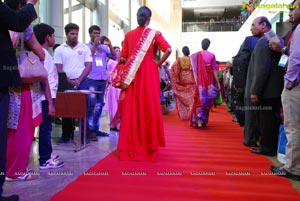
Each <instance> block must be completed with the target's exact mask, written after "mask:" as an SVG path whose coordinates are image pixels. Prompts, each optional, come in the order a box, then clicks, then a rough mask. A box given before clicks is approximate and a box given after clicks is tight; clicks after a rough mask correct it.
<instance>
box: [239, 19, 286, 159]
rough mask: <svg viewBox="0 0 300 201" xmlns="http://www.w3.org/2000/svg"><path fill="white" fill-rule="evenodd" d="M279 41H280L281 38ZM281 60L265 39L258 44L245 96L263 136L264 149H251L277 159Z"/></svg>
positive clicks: (266, 28)
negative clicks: (250, 104)
mask: <svg viewBox="0 0 300 201" xmlns="http://www.w3.org/2000/svg"><path fill="white" fill-rule="evenodd" d="M256 19H257V22H258V23H259V24H261V25H263V29H264V33H267V32H269V31H270V30H271V24H270V22H269V21H268V19H267V18H265V17H259V18H256ZM276 37H278V36H276ZM278 39H279V40H280V38H279V37H278ZM280 56H281V54H280V53H278V52H275V51H272V50H271V49H270V48H269V43H268V40H267V38H266V36H265V35H264V36H262V37H261V38H260V39H259V40H258V42H257V44H256V46H255V48H254V50H253V53H252V56H251V60H250V64H249V69H248V74H247V83H246V91H245V96H250V99H251V103H252V106H251V109H252V110H254V111H255V119H257V125H258V130H259V134H260V141H259V144H260V147H259V148H251V149H250V151H251V152H252V153H255V154H262V155H267V156H274V155H275V153H276V152H277V141H278V130H279V125H280V104H281V101H280V97H281V92H282V89H283V76H284V69H283V68H281V67H278V62H279V59H280Z"/></svg>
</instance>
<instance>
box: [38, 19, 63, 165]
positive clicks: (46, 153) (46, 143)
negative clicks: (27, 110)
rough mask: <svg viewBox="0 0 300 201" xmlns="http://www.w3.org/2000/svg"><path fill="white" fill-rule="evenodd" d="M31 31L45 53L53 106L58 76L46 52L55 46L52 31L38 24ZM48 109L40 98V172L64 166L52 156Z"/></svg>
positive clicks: (50, 123)
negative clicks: (41, 116)
mask: <svg viewBox="0 0 300 201" xmlns="http://www.w3.org/2000/svg"><path fill="white" fill-rule="evenodd" d="M33 30H34V33H35V36H36V38H37V40H38V41H39V43H40V44H41V45H42V47H43V50H44V52H45V60H44V67H45V69H46V70H47V72H48V83H49V86H50V92H51V98H52V100H53V103H54V104H55V98H56V93H57V88H58V75H57V69H56V67H55V65H54V62H53V59H52V56H51V55H50V54H49V52H48V49H49V48H50V47H53V46H54V44H55V36H54V29H53V28H52V27H51V26H49V25H48V24H44V23H40V24H37V25H35V26H34V27H33ZM48 107H49V106H48V102H47V101H46V100H45V97H42V114H43V122H42V123H41V125H40V129H39V155H40V158H39V162H40V169H41V170H43V169H53V168H60V167H62V166H63V165H64V162H63V161H59V160H58V156H57V155H56V156H55V155H52V143H51V132H52V117H51V116H50V115H48V113H49V109H48Z"/></svg>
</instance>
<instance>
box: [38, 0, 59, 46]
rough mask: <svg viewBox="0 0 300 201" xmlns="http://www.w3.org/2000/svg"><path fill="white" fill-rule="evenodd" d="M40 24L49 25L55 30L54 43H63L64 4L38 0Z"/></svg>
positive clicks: (56, 0) (53, 0)
mask: <svg viewBox="0 0 300 201" xmlns="http://www.w3.org/2000/svg"><path fill="white" fill-rule="evenodd" d="M39 10H40V12H39V13H40V16H39V17H40V22H43V23H46V24H49V25H50V26H52V27H53V28H54V29H55V41H56V43H58V44H62V43H63V42H64V40H63V37H64V27H63V26H64V3H63V1H62V0H51V1H49V0H40V6H39Z"/></svg>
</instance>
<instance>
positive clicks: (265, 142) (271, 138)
mask: <svg viewBox="0 0 300 201" xmlns="http://www.w3.org/2000/svg"><path fill="white" fill-rule="evenodd" d="M280 106H281V101H280V98H271V99H262V100H260V110H257V111H256V115H257V125H258V129H259V131H260V147H261V149H262V150H264V151H267V152H272V153H277V144H278V133H279V126H280Z"/></svg>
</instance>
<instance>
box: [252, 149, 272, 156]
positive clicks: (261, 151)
mask: <svg viewBox="0 0 300 201" xmlns="http://www.w3.org/2000/svg"><path fill="white" fill-rule="evenodd" d="M250 152H251V153H254V154H260V155H265V156H275V153H273V152H268V151H264V150H262V149H261V148H251V149H250Z"/></svg>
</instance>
